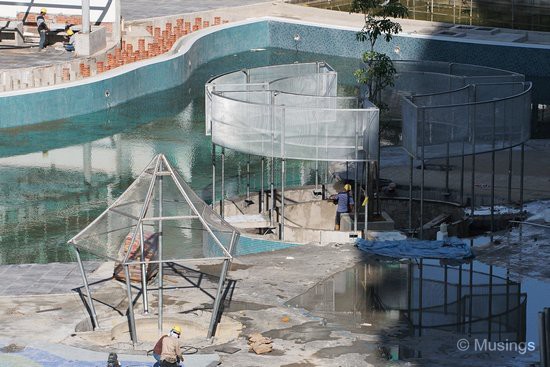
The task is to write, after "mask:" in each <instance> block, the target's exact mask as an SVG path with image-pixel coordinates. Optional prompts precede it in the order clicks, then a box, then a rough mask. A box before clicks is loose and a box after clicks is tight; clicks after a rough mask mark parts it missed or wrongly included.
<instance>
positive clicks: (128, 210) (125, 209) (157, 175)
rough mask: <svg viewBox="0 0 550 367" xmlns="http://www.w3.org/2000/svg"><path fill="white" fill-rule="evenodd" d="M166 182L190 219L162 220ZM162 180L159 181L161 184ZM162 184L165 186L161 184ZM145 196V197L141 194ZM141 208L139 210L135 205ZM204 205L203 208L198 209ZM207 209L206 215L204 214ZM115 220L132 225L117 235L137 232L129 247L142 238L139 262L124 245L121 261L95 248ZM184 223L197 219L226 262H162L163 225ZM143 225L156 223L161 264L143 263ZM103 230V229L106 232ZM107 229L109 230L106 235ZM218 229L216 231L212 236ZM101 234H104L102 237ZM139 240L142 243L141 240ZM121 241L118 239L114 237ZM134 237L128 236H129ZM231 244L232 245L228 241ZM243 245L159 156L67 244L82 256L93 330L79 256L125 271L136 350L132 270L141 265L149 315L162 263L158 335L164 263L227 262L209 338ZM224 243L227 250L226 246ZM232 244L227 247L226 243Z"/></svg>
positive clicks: (145, 303)
mask: <svg viewBox="0 0 550 367" xmlns="http://www.w3.org/2000/svg"><path fill="white" fill-rule="evenodd" d="M164 178H170V179H172V182H173V183H174V184H175V187H176V188H177V191H178V192H179V194H180V195H181V199H183V200H182V201H181V202H180V201H178V200H176V202H178V204H181V203H186V204H187V205H188V207H189V209H190V212H191V215H189V214H188V215H170V216H163V210H162V205H163V204H162V203H163V202H164V200H163V197H162V186H163V185H162V180H163V179H164ZM157 179H160V180H157ZM159 182H160V184H159ZM158 186H160V190H159V194H158V203H159V204H158V207H157V209H156V210H157V212H158V215H157V216H155V215H154V214H153V215H151V212H153V213H154V212H155V210H154V209H151V206H152V202H153V193H154V192H155V188H157V187H158ZM145 188H146V189H147V191H146V194H145V197H144V198H143V200H142V201H140V198H139V197H135V196H136V193H137V195H138V196H140V194H141V193H142V192H144V191H145ZM140 190H141V191H140ZM136 204H137V205H136ZM198 205H200V208H199V207H198ZM138 208H139V214H138V215H135V214H136V213H133V212H132V211H134V212H135V211H136V209H138ZM200 209H202V210H200ZM110 215H112V216H116V217H117V218H118V219H119V220H120V218H125V219H126V220H127V222H126V225H125V226H122V228H116V231H119V232H120V231H126V230H128V229H132V231H131V240H130V242H129V244H134V243H135V241H136V239H138V238H139V242H138V244H139V250H140V255H139V261H137V260H136V259H131V258H130V253H131V252H132V251H131V250H132V248H133V247H134V246H128V247H127V248H126V249H125V248H124V241H118V243H119V244H117V245H118V247H119V248H118V249H117V251H116V253H120V252H121V251H124V252H123V256H124V258H123V259H119V258H117V256H114V255H113V254H114V253H115V252H114V251H113V248H112V247H113V246H112V245H111V248H110V249H109V248H108V246H104V247H102V244H98V243H97V242H96V243H94V241H98V240H99V238H100V237H99V236H101V235H106V236H108V235H109V230H110V227H111V226H109V225H107V224H105V223H108V222H109V220H110V219H111V217H109V216H110ZM182 219H197V220H199V221H200V223H201V224H202V226H203V228H204V230H205V231H206V233H207V235H208V236H209V239H210V240H211V241H209V244H211V245H212V246H214V247H215V248H217V251H214V252H216V253H217V254H220V253H221V256H204V257H201V258H181V259H168V260H166V259H163V256H162V237H163V230H162V228H163V227H162V223H163V221H170V220H182ZM144 222H155V223H157V224H158V234H159V235H158V237H159V240H158V258H157V260H144V259H146V257H145V256H144V255H145V248H144V243H145V242H146V240H145V234H144V230H143V224H144ZM102 224H103V225H104V227H103V226H102ZM107 228H108V229H109V230H107ZM213 228H214V230H213ZM221 231H223V232H224V233H225V234H226V236H225V237H226V238H225V239H223V238H220V237H219V236H218V235H216V233H220V232H221ZM98 233H99V234H98ZM138 236H139V237H138ZM115 237H116V236H115ZM128 237H129V235H128ZM119 239H120V238H119V237H116V238H115V240H114V241H115V242H116V241H117V240H119ZM227 239H229V241H227ZM238 239H239V232H238V231H237V230H236V229H235V228H233V227H232V226H231V225H229V224H228V223H227V222H225V221H224V220H223V219H222V218H221V217H220V216H219V215H218V214H216V213H215V212H214V211H213V210H212V208H211V207H210V206H208V205H207V204H206V203H205V202H204V201H202V200H201V199H200V198H199V197H198V196H197V195H196V194H195V193H194V192H193V190H192V189H191V188H190V187H189V185H187V184H186V183H185V181H184V180H183V179H182V178H181V176H180V175H179V174H178V173H177V172H176V171H175V170H174V169H173V168H172V166H171V165H170V163H169V162H168V160H167V159H166V157H165V156H164V155H163V154H159V155H157V156H155V157H154V158H153V159H152V160H151V162H150V163H149V164H148V165H147V167H146V168H145V169H144V170H143V171H142V172H141V173H140V175H139V176H138V177H137V178H136V180H135V181H134V182H133V183H132V184H131V185H130V186H129V187H128V189H127V190H126V191H124V193H122V194H121V195H120V197H119V198H117V199H116V200H115V202H113V203H112V204H111V205H110V206H109V207H108V208H107V209H106V210H105V211H104V212H103V213H102V214H101V215H100V216H98V217H97V218H96V219H95V220H94V221H93V222H92V223H90V224H89V225H88V226H87V227H86V228H84V229H83V230H82V231H80V232H79V233H78V234H77V235H76V236H74V237H73V238H71V239H70V240H69V241H68V243H69V244H71V245H73V246H74V248H75V250H76V254H77V260H78V263H79V265H80V270H81V274H82V278H83V281H84V285H85V288H86V291H87V294H88V296H89V297H88V299H89V301H88V305H89V308H90V311H91V313H92V315H91V316H92V320H93V322H94V326H95V327H98V326H99V325H98V321H97V316H96V312H95V308H94V305H93V302H92V298H91V294H90V290H89V286H88V281H87V278H86V274H85V272H84V267H83V265H82V261H81V258H80V251H79V250H85V251H88V252H90V253H92V254H95V255H97V256H100V257H104V258H108V259H111V260H115V261H117V260H118V261H120V263H121V264H122V265H123V268H124V271H125V278H126V285H127V293H128V300H129V306H128V311H129V312H128V316H129V318H130V320H129V321H130V332H131V335H132V341H133V343H134V344H135V343H136V342H137V335H136V328H135V320H134V311H133V304H132V302H131V301H130V300H132V299H133V298H132V289H131V285H130V271H129V266H130V265H134V266H135V265H137V264H139V265H141V285H142V297H143V305H144V313H148V303H149V302H148V297H147V268H146V264H151V263H158V264H161V266H159V273H158V281H159V287H158V289H159V311H158V315H159V331H162V330H161V329H162V304H163V302H162V290H163V272H162V269H163V267H162V264H163V263H165V262H183V261H192V260H203V259H211V260H212V259H219V260H223V261H224V264H223V268H222V271H221V274H220V281H219V284H218V290H217V294H216V297H215V301H214V307H213V313H212V319H211V322H210V327H209V330H208V337H211V336H213V334H214V330H215V322H216V320H217V319H218V317H217V313H218V310H219V305H220V302H221V297H222V288H223V284H224V282H225V277H226V275H227V271H228V269H229V264H230V262H231V260H232V258H233V256H232V254H233V251H234V249H235V246H236V243H237V242H238ZM224 242H226V244H225V245H224ZM227 242H228V243H227Z"/></svg>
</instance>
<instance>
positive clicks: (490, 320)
mask: <svg viewBox="0 0 550 367" xmlns="http://www.w3.org/2000/svg"><path fill="white" fill-rule="evenodd" d="M488 307H489V310H488V311H489V312H488V315H487V316H488V319H487V340H488V341H491V339H492V338H491V336H492V334H493V331H492V328H493V265H489V305H488ZM518 308H519V303H518Z"/></svg>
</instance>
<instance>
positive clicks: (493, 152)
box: [491, 103, 496, 241]
mask: <svg viewBox="0 0 550 367" xmlns="http://www.w3.org/2000/svg"><path fill="white" fill-rule="evenodd" d="M495 134H496V103H493V137H492V140H493V142H492V143H493V145H492V149H491V241H492V240H493V233H494V232H495V144H496V141H495Z"/></svg>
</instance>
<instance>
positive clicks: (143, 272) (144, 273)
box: [139, 176, 156, 315]
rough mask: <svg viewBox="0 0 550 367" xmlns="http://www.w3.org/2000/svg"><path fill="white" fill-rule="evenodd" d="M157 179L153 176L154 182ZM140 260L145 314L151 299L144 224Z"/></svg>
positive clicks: (140, 233)
mask: <svg viewBox="0 0 550 367" xmlns="http://www.w3.org/2000/svg"><path fill="white" fill-rule="evenodd" d="M155 179H156V177H154V176H153V180H155ZM139 240H140V253H141V256H140V259H141V289H142V292H141V295H142V298H143V313H144V314H145V315H147V314H148V313H149V297H148V295H147V267H146V266H145V236H144V235H143V223H140V224H139Z"/></svg>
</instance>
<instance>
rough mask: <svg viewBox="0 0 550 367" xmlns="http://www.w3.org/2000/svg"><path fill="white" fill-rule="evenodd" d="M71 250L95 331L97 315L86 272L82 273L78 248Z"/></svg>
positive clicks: (97, 325)
mask: <svg viewBox="0 0 550 367" xmlns="http://www.w3.org/2000/svg"><path fill="white" fill-rule="evenodd" d="M73 248H74V250H75V252H76V260H77V261H78V268H79V269H80V275H81V276H82V281H83V282H84V288H85V289H86V296H87V297H88V299H89V301H88V306H89V307H90V311H91V312H92V321H93V323H94V330H95V328H98V327H99V323H98V321H97V313H96V312H95V307H94V301H93V299H92V293H91V292H90V287H89V286H88V278H87V277H86V272H85V271H84V265H83V264H82V259H81V258H80V251H79V250H78V248H76V247H74V246H73Z"/></svg>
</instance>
